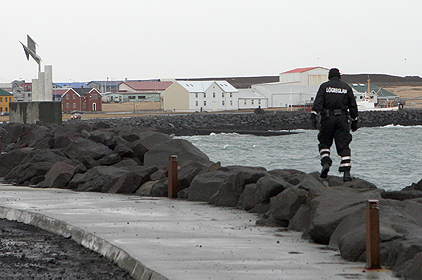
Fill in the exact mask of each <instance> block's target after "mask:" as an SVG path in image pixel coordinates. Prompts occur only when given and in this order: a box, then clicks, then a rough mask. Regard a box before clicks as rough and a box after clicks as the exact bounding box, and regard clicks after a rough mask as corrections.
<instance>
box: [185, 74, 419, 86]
mask: <svg viewBox="0 0 422 280" xmlns="http://www.w3.org/2000/svg"><path fill="white" fill-rule="evenodd" d="M368 77H369V79H370V80H371V84H373V85H377V86H380V87H387V86H388V87H391V86H422V78H421V77H419V76H406V77H399V76H391V75H385V74H344V75H342V78H341V79H342V80H343V81H344V82H346V83H348V84H366V83H367V81H368ZM177 80H179V81H214V80H226V81H227V82H229V83H230V84H231V85H232V86H234V87H235V88H237V89H244V88H250V87H251V85H254V84H262V83H276V82H278V81H279V76H258V77H218V78H193V79H177Z"/></svg>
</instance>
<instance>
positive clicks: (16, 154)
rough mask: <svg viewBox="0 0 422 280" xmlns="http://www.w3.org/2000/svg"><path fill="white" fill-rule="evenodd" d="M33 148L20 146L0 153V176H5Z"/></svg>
mask: <svg viewBox="0 0 422 280" xmlns="http://www.w3.org/2000/svg"><path fill="white" fill-rule="evenodd" d="M33 150H34V149H33V148H22V149H16V150H12V151H10V152H8V153H4V154H0V177H4V176H6V175H7V174H8V173H9V172H10V171H12V169H13V168H15V167H16V166H18V165H19V164H21V162H22V160H23V159H24V158H25V157H26V156H27V155H29V154H31V153H32V151H33Z"/></svg>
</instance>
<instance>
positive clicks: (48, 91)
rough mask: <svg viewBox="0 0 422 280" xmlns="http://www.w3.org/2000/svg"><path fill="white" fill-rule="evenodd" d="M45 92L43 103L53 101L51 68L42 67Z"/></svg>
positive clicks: (50, 66)
mask: <svg viewBox="0 0 422 280" xmlns="http://www.w3.org/2000/svg"><path fill="white" fill-rule="evenodd" d="M44 72H45V91H44V100H43V101H53V66H52V65H44Z"/></svg>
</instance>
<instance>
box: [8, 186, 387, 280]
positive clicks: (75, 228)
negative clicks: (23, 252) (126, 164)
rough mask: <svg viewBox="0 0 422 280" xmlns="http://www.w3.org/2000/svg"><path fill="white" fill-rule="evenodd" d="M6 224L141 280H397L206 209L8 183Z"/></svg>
mask: <svg viewBox="0 0 422 280" xmlns="http://www.w3.org/2000/svg"><path fill="white" fill-rule="evenodd" d="M4 217H6V218H8V219H11V220H18V221H21V222H26V223H31V224H34V225H36V226H38V227H41V228H44V229H47V230H50V231H52V232H55V233H58V234H62V235H64V236H67V237H69V238H72V239H74V240H75V241H76V242H79V243H81V244H82V245H84V246H86V247H89V248H91V249H93V250H95V251H97V252H99V253H101V254H103V255H106V256H107V257H109V258H112V259H114V260H115V261H116V262H117V263H118V264H119V265H120V266H121V267H123V268H125V269H127V270H129V271H130V272H131V273H132V274H133V277H134V278H135V279H142V280H144V279H145V280H146V279H156V280H158V279H160V280H161V279H170V280H202V279H204V280H205V279H214V280H224V279H239V280H240V279H241V280H249V279H250V280H252V279H253V280H263V279H277V280H279V279H394V278H393V277H392V276H391V275H392V273H391V271H390V270H379V271H365V269H364V265H365V264H364V263H351V262H346V261H344V260H342V259H341V257H340V256H339V253H338V252H337V251H333V250H327V248H326V247H325V246H321V245H317V244H312V243H309V242H308V241H306V240H303V239H301V238H300V233H298V232H291V231H283V230H281V229H279V228H268V227H258V226H255V221H256V219H257V217H256V215H254V214H250V213H246V212H244V211H241V210H236V209H231V208H220V207H212V206H210V205H208V204H205V203H195V202H188V201H184V200H173V199H167V198H146V197H140V196H131V195H117V194H102V193H88V192H73V191H69V190H57V189H34V188H27V187H16V186H9V185H4V184H3V185H2V184H0V218H4Z"/></svg>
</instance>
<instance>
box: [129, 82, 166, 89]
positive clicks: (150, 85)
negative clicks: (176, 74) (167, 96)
mask: <svg viewBox="0 0 422 280" xmlns="http://www.w3.org/2000/svg"><path fill="white" fill-rule="evenodd" d="M172 83H173V82H158V81H143V82H123V83H122V84H126V85H127V86H129V87H131V88H133V89H134V90H136V91H164V90H166V89H167V88H168V87H169V86H171V84H172Z"/></svg>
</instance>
